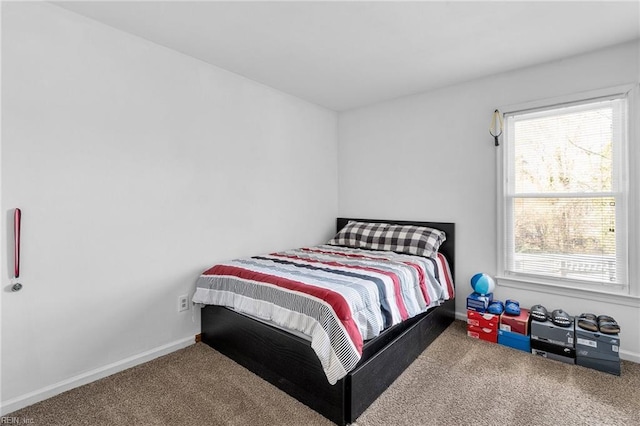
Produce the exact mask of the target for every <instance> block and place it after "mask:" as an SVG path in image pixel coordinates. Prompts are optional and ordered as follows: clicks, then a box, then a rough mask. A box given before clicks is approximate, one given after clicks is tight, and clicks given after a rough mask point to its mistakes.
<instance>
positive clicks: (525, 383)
mask: <svg viewBox="0 0 640 426" xmlns="http://www.w3.org/2000/svg"><path fill="white" fill-rule="evenodd" d="M8 416H9V417H18V419H19V420H20V421H22V422H23V424H24V423H27V422H28V423H30V424H32V425H47V426H48V425H74V426H75V425H91V426H93V425H96V426H99V425H109V426H110V425H116V424H130V425H243V426H244V425H318V426H320V425H331V424H332V423H331V422H329V421H328V420H326V419H325V418H324V417H322V416H320V415H319V414H317V413H316V412H314V411H312V410H311V409H309V408H307V407H306V406H304V405H303V404H301V403H299V402H298V401H296V400H295V399H293V398H291V397H289V396H288V395H286V394H284V393H283V392H281V391H280V390H278V389H276V388H275V387H273V386H272V385H270V384H269V383H267V382H265V381H263V380H262V379H260V378H258V377H256V376H254V375H253V374H251V373H249V372H248V371H247V370H245V369H244V368H242V367H240V366H239V365H237V364H235V363H234V362H232V361H230V360H229V359H227V358H226V357H224V356H222V355H220V354H219V353H217V352H216V351H214V350H212V349H211V348H209V347H208V346H206V345H204V344H202V343H198V344H196V345H194V346H191V347H189V348H186V349H183V350H181V351H178V352H175V353H172V354H170V355H167V356H164V357H162V358H158V359H156V360H154V361H151V362H149V363H146V364H143V365H140V366H137V367H134V368H131V369H129V370H127V371H124V372H121V373H118V374H115V375H113V376H110V377H107V378H105V379H102V380H99V381H97V382H94V383H91V384H88V385H85V386H82V387H80V388H76V389H73V390H71V391H69V392H65V393H63V394H61V395H58V396H56V397H54V398H51V399H48V400H46V401H42V402H40V403H38V404H34V405H32V406H30V407H27V408H24V409H22V410H19V411H16V412H14V413H11V414H9V415H8ZM356 423H357V425H358V426H373V425H384V426H388V425H471V424H473V425H505V424H527V425H558V424H561V425H618V426H619V425H638V424H640V364H635V363H630V362H625V361H623V364H622V376H621V377H617V376H612V375H609V374H605V373H601V372H599V371H595V370H590V369H587V368H583V367H579V366H576V365H567V364H562V363H560V362H556V361H552V360H547V359H545V358H541V357H537V356H534V355H530V354H527V353H524V352H520V351H516V350H513V349H510V348H506V347H503V346H500V345H495V344H490V343H486V342H482V341H478V340H475V339H471V338H469V337H467V336H466V333H465V324H464V323H463V322H460V321H456V322H455V323H454V324H452V325H451V326H450V327H449V328H448V329H447V330H446V331H445V332H444V333H443V334H442V335H441V336H440V337H439V338H438V339H437V340H436V341H435V342H434V343H433V344H432V345H431V346H430V347H429V348H427V350H425V351H424V352H423V353H422V354H421V355H420V357H419V358H418V359H417V360H416V361H415V362H414V363H413V364H412V365H411V366H410V367H409V369H407V370H406V371H405V372H404V373H403V374H402V376H400V377H399V378H398V380H396V382H395V383H394V384H393V385H392V386H391V387H390V388H389V389H387V391H386V392H385V393H384V394H383V395H382V396H381V397H380V398H379V399H378V400H377V401H376V402H374V403H373V405H371V407H369V409H368V410H367V411H365V413H364V414H363V415H362V416H361V417H360V418H359V419H358V420H357V422H356Z"/></svg>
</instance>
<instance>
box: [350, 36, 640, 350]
mask: <svg viewBox="0 0 640 426" xmlns="http://www.w3.org/2000/svg"><path fill="white" fill-rule="evenodd" d="M639 47H640V46H639V44H638V43H628V44H623V45H620V46H617V47H614V48H610V49H607V50H603V51H599V52H594V53H592V54H589V55H583V56H579V57H574V58H567V59H566V60H562V61H558V62H553V63H548V64H542V65H540V66H536V67H532V68H527V69H523V70H519V71H516V72H510V73H505V74H501V75H496V76H492V77H489V78H484V79H480V80H476V81H472V82H468V83H465V84H459V85H456V86H452V87H446V88H442V89H440V90H435V91H432V92H428V93H423V94H420V95H416V96H411V97H405V98H401V99H397V100H393V101H389V102H385V103H380V104H376V105H372V106H368V107H364V108H360V109H356V110H352V111H348V112H344V113H341V114H340V116H339V126H338V134H339V150H338V153H339V155H338V158H339V182H340V185H339V187H340V189H339V193H340V196H339V211H340V215H341V216H351V217H375V218H397V219H414V220H433V221H451V222H455V223H456V234H457V238H456V277H457V280H456V281H457V289H458V296H459V297H458V299H457V301H456V310H457V313H458V316H459V317H460V318H463V317H464V313H465V297H466V295H467V294H468V293H469V292H470V291H471V289H470V287H469V279H470V278H471V276H472V275H473V274H475V273H476V272H486V273H489V274H491V275H495V272H496V263H497V258H496V252H497V249H496V244H497V236H496V232H497V231H496V229H497V224H496V213H497V204H496V203H497V202H496V196H497V195H496V192H497V191H496V148H495V147H494V143H493V138H492V137H491V136H490V135H489V134H488V128H489V123H490V121H491V114H492V112H493V110H494V109H495V108H498V107H500V106H504V105H512V104H518V103H523V102H528V101H534V100H539V99H546V98H552V97H557V96H562V95H568V94H574V93H578V92H583V91H589V90H594V89H599V88H606V87H612V86H616V85H620V84H626V83H634V82H635V83H638V81H639V80H640V78H639V73H640V68H639V62H640V54H639ZM636 107H638V108H639V109H640V106H638V105H636ZM637 121H638V119H637V117H636V122H637ZM636 135H640V133H636ZM638 142H639V141H638V139H637V136H636V139H634V140H632V141H631V143H632V144H634V146H636V151H637V144H638ZM633 163H634V164H637V161H636V160H635V159H634V161H633ZM639 176H640V174H636V178H638V177H639ZM638 187H640V185H638V186H636V188H638ZM636 207H637V206H636ZM638 260H639V259H632V260H631V262H632V263H633V264H638ZM633 284H634V285H637V283H633ZM495 293H496V294H495V296H496V297H497V298H501V299H502V300H504V299H506V298H514V299H516V300H519V301H520V302H521V305H522V306H523V307H529V306H532V305H533V304H535V303H542V304H544V305H545V306H547V307H548V308H550V309H555V308H564V309H565V310H567V311H568V312H569V313H572V314H579V313H581V312H589V311H591V312H597V313H610V314H611V315H614V316H615V317H616V319H617V320H618V322H619V323H620V324H621V328H622V334H621V341H622V342H621V356H622V357H623V358H627V359H632V360H635V361H637V362H640V329H639V328H638V324H640V302H639V300H640V299H637V298H635V299H634V298H613V299H610V301H608V302H605V301H603V298H602V297H600V296H595V297H593V296H589V295H584V294H583V295H581V297H574V296H571V295H567V293H566V292H565V293H563V292H555V291H553V290H551V291H547V292H539V291H537V290H536V291H529V290H522V289H515V288H507V287H502V286H499V287H498V288H497V289H496V292H495ZM558 293H562V294H558ZM636 294H637V293H636Z"/></svg>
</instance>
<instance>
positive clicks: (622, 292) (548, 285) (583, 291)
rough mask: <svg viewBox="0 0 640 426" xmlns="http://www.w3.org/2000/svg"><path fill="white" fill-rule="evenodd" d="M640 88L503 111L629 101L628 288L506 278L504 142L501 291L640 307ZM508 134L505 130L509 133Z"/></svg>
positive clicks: (500, 157)
mask: <svg viewBox="0 0 640 426" xmlns="http://www.w3.org/2000/svg"><path fill="white" fill-rule="evenodd" d="M638 91H639V90H638V84H637V83H636V84H627V85H622V86H616V87H611V88H605V89H598V90H592V91H589V92H584V93H577V94H573V95H567V96H562V97H557V98H551V99H541V100H537V101H533V102H527V103H522V104H517V105H508V106H503V107H501V108H500V111H502V113H503V114H513V113H517V112H525V111H530V110H536V109H551V108H554V107H560V106H562V105H567V104H574V103H580V102H588V101H589V100H594V101H595V100H598V99H603V98H611V97H623V96H624V97H626V98H627V108H628V110H627V124H628V129H627V132H628V134H627V139H626V144H627V145H626V146H625V147H623V149H624V151H623V152H624V154H625V155H626V159H625V164H626V173H627V174H625V175H622V176H620V178H621V179H622V182H621V185H623V187H624V188H625V189H626V190H627V196H626V203H625V204H626V205H625V206H621V208H623V209H625V211H624V213H626V214H623V217H625V216H626V221H627V223H626V225H627V226H626V228H627V241H626V246H627V247H626V252H627V262H626V263H627V283H628V284H627V285H626V286H624V288H617V289H616V288H614V287H605V286H602V285H598V284H595V285H589V284H586V285H585V283H583V282H571V281H564V280H555V279H553V278H548V279H547V278H542V277H532V276H527V275H526V274H517V273H507V272H506V266H507V263H506V262H507V253H506V250H507V247H506V244H505V236H506V235H507V228H506V227H507V225H508V223H507V208H508V205H507V204H508V203H507V197H506V191H507V187H506V185H505V173H506V171H507V170H508V169H507V163H508V149H509V148H508V147H506V146H505V145H506V140H503V142H502V143H501V145H500V147H498V148H497V152H496V160H497V161H496V164H497V165H498V167H497V213H498V214H497V229H498V235H497V237H498V238H497V243H498V244H497V248H498V253H497V263H498V264H497V269H496V270H497V277H496V281H497V284H498V285H499V286H506V287H513V288H519V289H526V290H537V291H540V290H541V291H545V292H547V293H551V294H557V295H564V296H577V297H582V298H587V299H593V300H601V301H606V300H607V301H611V302H616V303H623V304H628V305H631V306H639V305H640V285H639V284H638V276H639V275H638V263H640V259H639V258H638V254H639V251H638V245H639V242H640V234H639V232H640V226H638V219H639V218H640V215H639V212H640V148H639V147H638V145H640V141H638V139H637V137H638V136H639V133H638V127H639V126H640V107H639V106H638V101H639V99H640V98H639V96H638ZM505 131H506V129H505Z"/></svg>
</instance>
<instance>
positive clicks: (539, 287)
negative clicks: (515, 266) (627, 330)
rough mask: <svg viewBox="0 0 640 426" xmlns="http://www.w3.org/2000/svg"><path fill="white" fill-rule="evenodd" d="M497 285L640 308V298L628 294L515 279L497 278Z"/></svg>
mask: <svg viewBox="0 0 640 426" xmlns="http://www.w3.org/2000/svg"><path fill="white" fill-rule="evenodd" d="M496 285H498V286H500V287H509V288H517V289H520V290H529V291H536V292H541V293H547V294H555V295H558V296H567V297H574V298H580V299H586V300H595V301H597V302H607V303H612V304H617V305H624V306H631V307H634V308H640V297H638V296H632V295H628V294H616V293H607V292H604V291H595V290H584V289H579V288H575V287H569V286H563V285H561V284H551V283H547V282H541V281H534V280H528V279H522V278H514V277H496Z"/></svg>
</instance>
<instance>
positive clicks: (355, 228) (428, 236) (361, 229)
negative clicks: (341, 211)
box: [327, 221, 447, 257]
mask: <svg viewBox="0 0 640 426" xmlns="http://www.w3.org/2000/svg"><path fill="white" fill-rule="evenodd" d="M446 239H447V236H446V234H445V233H444V232H443V231H440V230H439V229H433V228H427V227H424V226H414V225H391V224H389V223H367V222H356V221H349V223H347V225H346V226H345V227H344V228H342V229H341V230H340V232H338V233H337V234H336V236H335V237H333V238H332V239H331V240H330V241H329V242H328V243H327V244H331V245H334V246H347V247H353V248H363V249H371V250H384V251H394V252H398V253H405V254H414V255H417V256H423V257H435V256H436V254H437V253H438V249H439V248H440V245H441V244H442V243H443V242H444V241H445V240H446Z"/></svg>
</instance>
